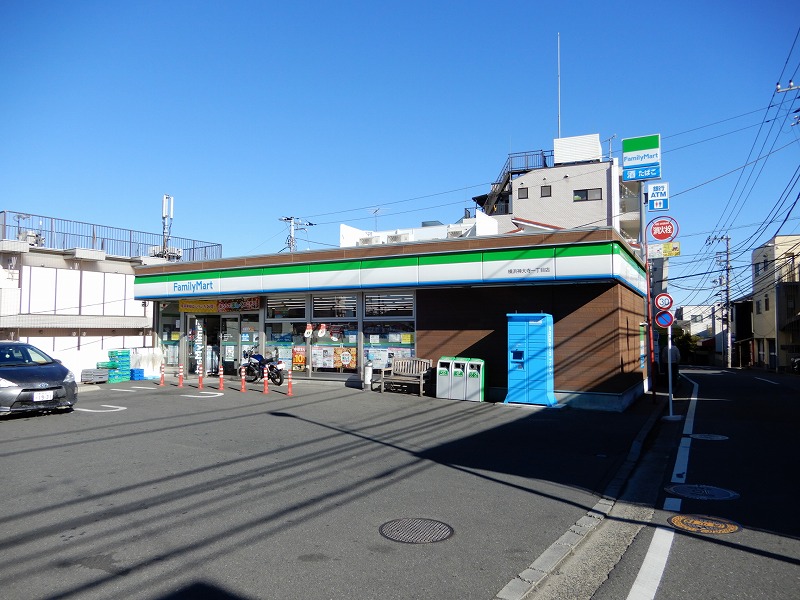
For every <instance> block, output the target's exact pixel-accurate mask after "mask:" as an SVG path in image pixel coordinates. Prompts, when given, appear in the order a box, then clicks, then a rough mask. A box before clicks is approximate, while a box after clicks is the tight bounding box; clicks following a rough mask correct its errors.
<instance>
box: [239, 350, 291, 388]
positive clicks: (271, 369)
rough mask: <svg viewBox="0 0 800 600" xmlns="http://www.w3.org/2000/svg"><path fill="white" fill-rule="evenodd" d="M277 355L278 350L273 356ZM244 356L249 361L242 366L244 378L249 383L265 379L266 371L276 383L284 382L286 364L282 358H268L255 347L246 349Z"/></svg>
mask: <svg viewBox="0 0 800 600" xmlns="http://www.w3.org/2000/svg"><path fill="white" fill-rule="evenodd" d="M275 355H277V352H275V354H274V355H273V356H275ZM242 356H243V357H244V360H246V361H247V362H244V363H243V365H242V366H243V367H244V378H245V380H246V381H247V382H248V383H254V382H256V381H258V380H259V379H263V377H264V373H265V372H266V373H267V376H268V377H269V380H270V381H271V382H272V383H274V384H275V385H281V384H282V383H283V370H284V364H283V361H282V360H268V359H266V358H264V356H262V355H261V354H258V351H257V350H256V348H255V347H253V348H251V349H250V350H245V351H244V353H243V355H242Z"/></svg>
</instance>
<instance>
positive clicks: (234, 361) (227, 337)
mask: <svg viewBox="0 0 800 600" xmlns="http://www.w3.org/2000/svg"><path fill="white" fill-rule="evenodd" d="M239 331H240V330H239V315H224V316H222V317H221V318H220V328H219V359H220V360H221V361H222V370H223V372H224V373H225V375H236V374H237V373H238V371H239V364H240V361H241V358H242V353H241V352H240V350H239V337H240V335H239Z"/></svg>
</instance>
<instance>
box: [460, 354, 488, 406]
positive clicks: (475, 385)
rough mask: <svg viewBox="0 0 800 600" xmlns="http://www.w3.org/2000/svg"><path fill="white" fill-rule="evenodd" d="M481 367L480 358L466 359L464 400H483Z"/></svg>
mask: <svg viewBox="0 0 800 600" xmlns="http://www.w3.org/2000/svg"><path fill="white" fill-rule="evenodd" d="M483 367H484V361H483V360H482V359H480V358H468V359H467V376H466V394H465V396H464V400H469V401H471V402H483V390H484V379H483V370H484V369H483Z"/></svg>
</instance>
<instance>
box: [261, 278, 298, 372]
mask: <svg viewBox="0 0 800 600" xmlns="http://www.w3.org/2000/svg"><path fill="white" fill-rule="evenodd" d="M307 307H308V296H307V295H305V294H301V295H293V296H269V297H268V298H267V306H266V317H267V322H266V323H265V325H264V334H265V335H264V352H265V353H266V355H267V356H270V355H271V356H273V357H276V358H279V359H280V360H282V361H283V362H284V363H285V364H286V365H287V366H288V365H291V368H292V370H293V371H295V372H305V371H306V363H307V361H306V352H307V348H306V346H307V339H306V336H305V335H304V334H305V332H306V324H307V322H308V318H307V313H308V309H307Z"/></svg>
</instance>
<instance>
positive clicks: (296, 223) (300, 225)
mask: <svg viewBox="0 0 800 600" xmlns="http://www.w3.org/2000/svg"><path fill="white" fill-rule="evenodd" d="M279 220H281V221H284V222H285V223H289V237H287V238H286V248H287V249H288V250H289V252H296V251H297V238H296V237H295V232H296V231H305V228H306V227H313V226H314V223H309V222H308V221H304V220H303V219H298V218H297V217H281V218H280V219H279Z"/></svg>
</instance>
